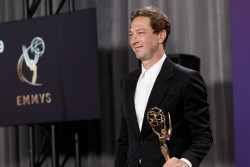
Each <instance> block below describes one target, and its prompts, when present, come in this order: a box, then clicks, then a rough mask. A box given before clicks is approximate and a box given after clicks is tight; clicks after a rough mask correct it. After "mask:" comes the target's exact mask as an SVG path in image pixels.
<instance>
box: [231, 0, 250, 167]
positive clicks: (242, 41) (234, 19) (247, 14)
mask: <svg viewBox="0 0 250 167" xmlns="http://www.w3.org/2000/svg"><path fill="white" fill-rule="evenodd" d="M249 8H250V1H246V0H231V31H232V62H233V98H234V136H235V159H236V166H237V167H246V166H249V164H250V40H249V39H250V35H249V34H250V21H249V18H250V10H249Z"/></svg>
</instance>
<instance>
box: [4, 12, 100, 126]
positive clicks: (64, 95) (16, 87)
mask: <svg viewBox="0 0 250 167" xmlns="http://www.w3.org/2000/svg"><path fill="white" fill-rule="evenodd" d="M0 80H1V81H0V92H1V94H0V125H14V124H30V123H46V122H58V121H60V122H61V121H74V120H83V119H96V118H99V117H100V107H99V84H98V83H99V81H98V61H97V31H96V14H95V9H88V10H84V11H79V12H74V13H68V14H60V15H56V16H49V17H41V18H36V19H31V20H26V21H16V22H10V23H3V24H0Z"/></svg>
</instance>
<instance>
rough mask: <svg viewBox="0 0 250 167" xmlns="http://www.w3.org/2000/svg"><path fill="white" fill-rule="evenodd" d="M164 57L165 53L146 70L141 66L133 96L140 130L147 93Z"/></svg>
mask: <svg viewBox="0 0 250 167" xmlns="http://www.w3.org/2000/svg"><path fill="white" fill-rule="evenodd" d="M165 59H166V55H165V54H164V55H163V56H162V58H161V59H160V60H159V61H158V62H157V63H156V64H154V65H153V66H152V67H151V68H150V69H148V70H146V69H145V68H144V67H143V65H142V66H141V68H142V72H141V75H140V77H139V79H138V82H137V86H136V90H135V96H134V102H135V111H136V117H137V122H138V125H139V128H140V130H141V128H142V122H143V118H144V113H145V109H146V106H147V103H148V98H149V95H150V93H151V90H152V88H153V86H154V83H155V80H156V78H157V76H158V74H159V72H160V70H161V67H162V64H163V62H164V60H165Z"/></svg>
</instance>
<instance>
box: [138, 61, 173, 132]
mask: <svg viewBox="0 0 250 167" xmlns="http://www.w3.org/2000/svg"><path fill="white" fill-rule="evenodd" d="M172 76H173V64H172V62H171V61H170V60H169V58H168V57H167V58H166V60H165V61H164V63H163V65H162V69H161V71H160V73H159V75H158V77H157V78H156V81H155V84H154V86H153V88H152V91H151V94H150V96H149V100H148V103H147V107H146V110H145V113H144V119H143V124H142V130H141V135H143V133H144V132H145V131H146V130H147V129H148V128H151V127H150V126H149V124H148V121H147V111H148V110H149V109H150V108H152V107H158V106H159V105H160V104H161V101H162V99H163V98H164V95H165V94H166V92H167V90H168V89H169V86H170V85H169V83H168V79H170V78H171V77H172Z"/></svg>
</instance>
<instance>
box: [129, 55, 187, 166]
mask: <svg viewBox="0 0 250 167" xmlns="http://www.w3.org/2000/svg"><path fill="white" fill-rule="evenodd" d="M165 59H166V55H165V53H164V55H163V56H162V58H161V59H160V60H159V61H158V62H157V63H156V64H154V65H153V66H152V67H151V68H150V69H148V70H146V69H145V68H144V67H143V65H142V66H141V69H142V72H141V75H140V77H139V79H138V82H137V85H136V90H135V96H134V103H135V111H136V117H137V122H138V125H139V128H140V131H141V128H142V123H143V118H144V113H145V109H146V106H147V103H148V98H149V95H150V93H151V91H152V88H153V86H154V83H155V80H156V78H157V76H158V74H159V73H160V70H161V67H162V64H163V62H164V60H165ZM181 160H182V161H184V162H186V163H187V164H188V166H189V167H192V164H191V163H190V161H189V160H187V159H185V158H181Z"/></svg>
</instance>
